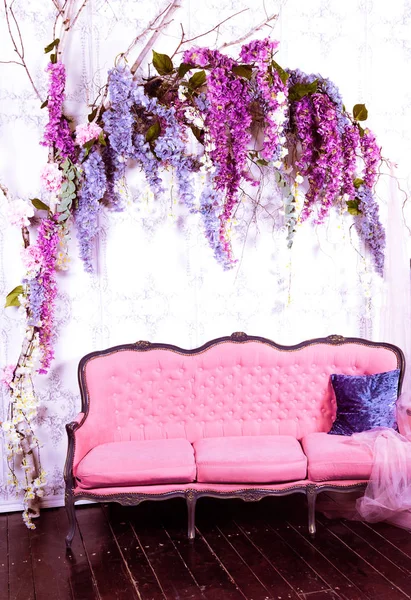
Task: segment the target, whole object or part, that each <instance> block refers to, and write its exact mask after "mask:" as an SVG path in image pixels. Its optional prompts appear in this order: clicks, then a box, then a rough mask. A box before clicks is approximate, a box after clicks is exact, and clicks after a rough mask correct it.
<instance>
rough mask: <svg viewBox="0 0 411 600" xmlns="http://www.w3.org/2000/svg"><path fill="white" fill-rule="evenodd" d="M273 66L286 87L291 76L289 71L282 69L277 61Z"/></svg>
mask: <svg viewBox="0 0 411 600" xmlns="http://www.w3.org/2000/svg"><path fill="white" fill-rule="evenodd" d="M271 66H272V67H273V68H274V69H275V70H276V71H277V73H278V74H279V76H280V79H281V81H282V82H283V83H284V85H285V84H286V83H287V81H288V78H289V74H288V73H287V71H284V69H283V68H282V67H280V65H279V64H278V63H276V62H275V60H272V61H271Z"/></svg>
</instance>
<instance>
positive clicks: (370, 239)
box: [355, 185, 385, 275]
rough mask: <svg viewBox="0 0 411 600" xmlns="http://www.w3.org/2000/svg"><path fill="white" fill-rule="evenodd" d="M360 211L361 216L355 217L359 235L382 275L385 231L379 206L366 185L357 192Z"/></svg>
mask: <svg viewBox="0 0 411 600" xmlns="http://www.w3.org/2000/svg"><path fill="white" fill-rule="evenodd" d="M357 200H358V209H359V210H360V211H361V214H360V215H358V216H356V217H355V228H356V229H357V231H358V235H359V236H360V238H361V239H362V240H363V242H364V243H365V245H366V246H367V247H368V249H369V250H370V252H371V254H372V256H373V260H374V264H375V269H376V271H377V273H379V274H380V275H382V274H383V269H384V250H385V231H384V228H383V226H382V224H381V221H380V217H379V209H378V204H377V202H376V201H375V198H374V196H373V194H372V191H371V189H370V188H369V187H367V186H366V185H361V186H360V187H359V188H358V190H357Z"/></svg>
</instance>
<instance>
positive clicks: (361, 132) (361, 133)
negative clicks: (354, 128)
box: [358, 123, 365, 137]
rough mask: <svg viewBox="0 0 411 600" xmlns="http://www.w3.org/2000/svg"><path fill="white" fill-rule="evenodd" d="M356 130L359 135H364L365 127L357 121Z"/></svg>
mask: <svg viewBox="0 0 411 600" xmlns="http://www.w3.org/2000/svg"><path fill="white" fill-rule="evenodd" d="M358 130H359V132H360V137H364V135H365V129H364V128H363V127H361V125H360V124H359V123H358Z"/></svg>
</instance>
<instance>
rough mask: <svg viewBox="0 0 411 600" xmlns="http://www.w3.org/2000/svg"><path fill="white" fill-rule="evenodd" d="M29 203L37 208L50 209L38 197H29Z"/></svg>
mask: <svg viewBox="0 0 411 600" xmlns="http://www.w3.org/2000/svg"><path fill="white" fill-rule="evenodd" d="M31 203H32V205H33V206H34V208H37V210H50V208H49V207H48V206H47V204H44V202H42V201H41V200H39V198H31Z"/></svg>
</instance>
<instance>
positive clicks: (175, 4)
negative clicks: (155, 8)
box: [131, 0, 181, 75]
mask: <svg viewBox="0 0 411 600" xmlns="http://www.w3.org/2000/svg"><path fill="white" fill-rule="evenodd" d="M180 2H181V0H173V1H172V3H171V4H170V5H169V7H168V8H167V10H166V11H163V18H162V20H161V22H160V23H159V25H158V27H156V28H155V29H154V33H153V35H152V36H151V37H150V39H149V40H148V42H147V44H146V45H145V46H144V48H143V49H142V51H141V52H140V54H139V55H138V57H137V58H136V60H135V62H134V64H133V66H132V67H131V72H132V74H133V75H134V73H135V72H136V71H137V69H138V68H139V66H140V65H141V63H142V62H143V60H144V59H145V57H146V56H147V54H148V53H149V51H150V50H151V48H152V47H153V46H154V44H155V43H156V41H157V39H158V37H159V35H160V33H161V31H162V30H163V29H164V28H165V27H167V25H169V24H170V23H171V20H172V19H171V17H172V15H173V14H174V13H175V12H176V11H177V10H178V9H179V8H180V7H181V4H180Z"/></svg>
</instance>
